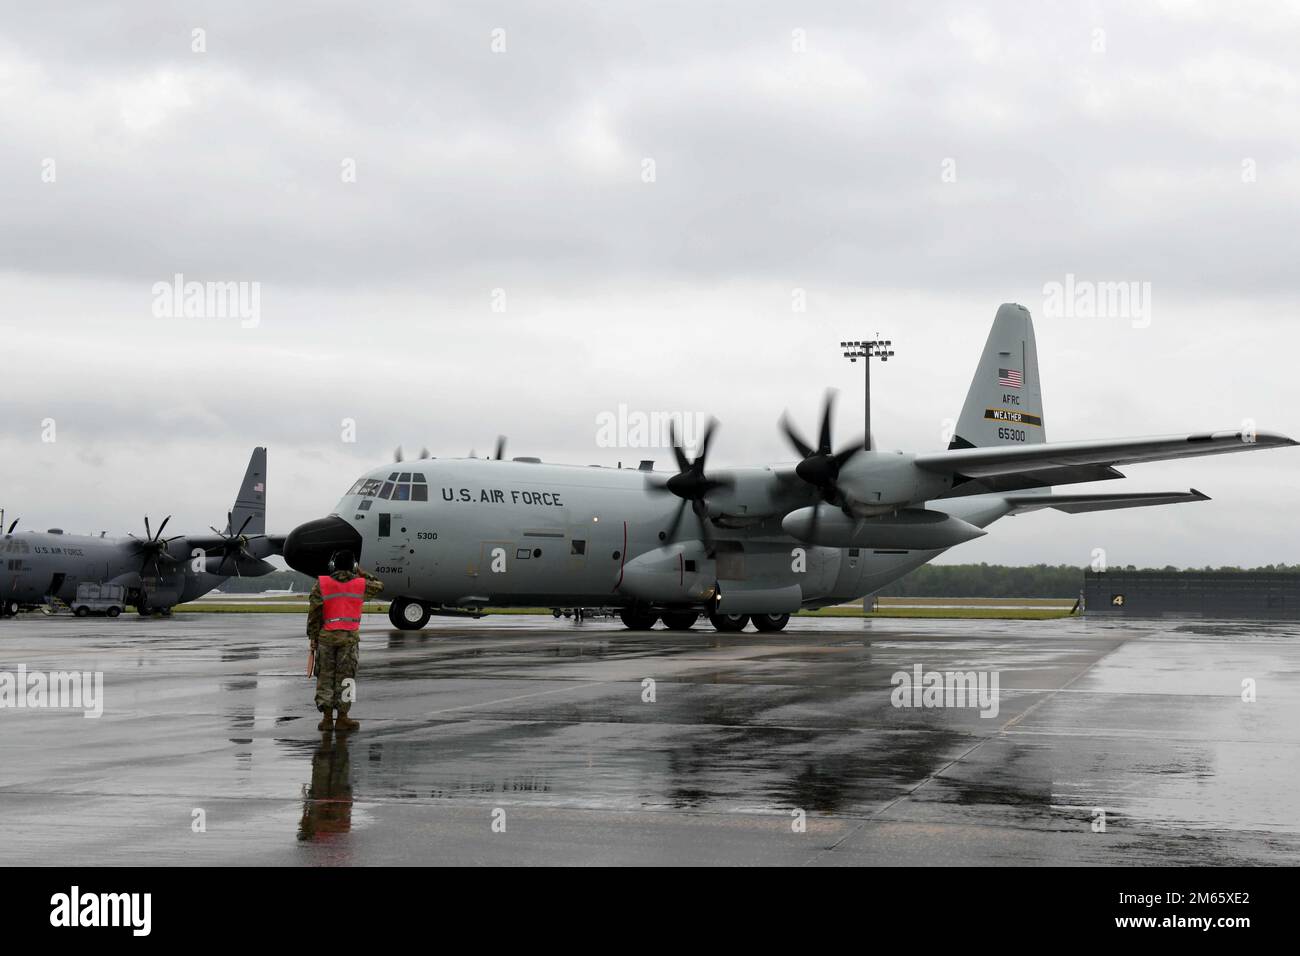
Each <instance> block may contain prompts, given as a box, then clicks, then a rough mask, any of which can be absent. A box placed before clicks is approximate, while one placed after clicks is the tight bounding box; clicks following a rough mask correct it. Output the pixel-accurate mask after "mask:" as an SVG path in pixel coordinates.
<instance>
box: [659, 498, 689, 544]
mask: <svg viewBox="0 0 1300 956" xmlns="http://www.w3.org/2000/svg"><path fill="white" fill-rule="evenodd" d="M685 513H686V499H685V498H683V499H682V500H681V502H680V503H679V504H678V505H677V510H676V511H675V512H674V513H673V521H672V524H670V525H669V526H668V537H667V538H665V539H664V540H666V541H667V542H668V543H669V544H672V543H673V542H674V541H676V540H677V529H678V528H679V527H680V526H681V523H682V515H683V514H685Z"/></svg>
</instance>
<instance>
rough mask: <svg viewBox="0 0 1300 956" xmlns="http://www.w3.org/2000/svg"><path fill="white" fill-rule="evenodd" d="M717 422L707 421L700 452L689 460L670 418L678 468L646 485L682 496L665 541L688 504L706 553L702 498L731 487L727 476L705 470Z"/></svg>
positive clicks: (709, 540) (708, 539)
mask: <svg viewBox="0 0 1300 956" xmlns="http://www.w3.org/2000/svg"><path fill="white" fill-rule="evenodd" d="M717 424H718V422H717V420H716V419H712V418H711V419H709V423H708V424H707V425H706V426H705V427H704V438H703V440H702V441H701V442H700V454H699V455H698V456H697V457H696V459H695V460H694V461H691V460H690V459H689V458H687V457H686V452H685V451H683V450H682V447H681V445H679V444H678V443H677V425H676V423H675V422H674V421H673V420H672V419H669V421H668V431H669V435H670V436H671V441H672V444H673V455H674V456H675V457H676V459H677V468H678V471H677V474H675V475H673V476H672V477H671V478H669V479H668V480H667V481H664V482H663V483H662V484H659V483H653V484H650V485H649V486H648V487H649V488H651V489H653V490H654V491H658V492H667V493H669V494H673V495H676V496H677V497H678V498H680V499H682V503H681V504H679V505H678V506H677V511H676V512H675V513H674V514H673V520H672V523H671V524H669V526H668V533H667V540H668V541H676V540H677V531H678V529H679V528H680V527H681V523H682V517H683V515H685V513H686V506H687V505H690V506H691V511H692V512H693V513H694V515H695V520H696V521H697V522H698V524H699V527H700V538H701V539H702V540H703V541H704V547H705V550H706V551H707V552H708V553H709V554H712V553H713V532H712V531H711V530H710V527H709V524H710V523H709V509H708V506H707V505H706V504H705V501H704V499H705V498H706V497H707V496H708V495H709V493H710V492H712V491H714V490H716V489H718V488H730V487H731V481H730V479H727V478H710V477H708V475H706V474H705V472H704V463H705V461H706V460H707V458H708V457H709V443H710V442H711V441H712V440H713V430H714V428H716V427H717Z"/></svg>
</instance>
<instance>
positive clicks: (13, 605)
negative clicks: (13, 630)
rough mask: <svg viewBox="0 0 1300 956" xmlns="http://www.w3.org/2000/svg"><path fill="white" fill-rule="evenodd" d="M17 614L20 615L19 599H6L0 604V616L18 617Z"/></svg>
mask: <svg viewBox="0 0 1300 956" xmlns="http://www.w3.org/2000/svg"><path fill="white" fill-rule="evenodd" d="M17 616H18V602H17V601H5V602H4V603H3V604H0V617H17Z"/></svg>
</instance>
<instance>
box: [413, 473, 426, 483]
mask: <svg viewBox="0 0 1300 956" xmlns="http://www.w3.org/2000/svg"><path fill="white" fill-rule="evenodd" d="M411 480H412V481H414V482H415V483H416V484H420V485H422V484H424V475H422V474H420V473H419V472H418V471H413V472H411Z"/></svg>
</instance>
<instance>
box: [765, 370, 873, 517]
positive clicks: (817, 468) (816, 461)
mask: <svg viewBox="0 0 1300 956" xmlns="http://www.w3.org/2000/svg"><path fill="white" fill-rule="evenodd" d="M835 395H836V392H835V390H834V389H828V390H827V391H826V397H825V399H823V401H822V420H821V428H820V430H819V432H818V435H817V445H816V447H814V446H812V445H810V444H809V443H808V442H807V441H806V440H804V438H803V436H802V435H800V434H799V432H798V430H796V429H795V427H794V425H793V424H792V423H791V421H790V416H789V414H788V413H786V414H782V416H781V430H782V431H783V432H784V433H785V437H786V438H787V439H788V440H789V442H790V444H791V445H792V446H794V449H795V451H797V452H798V453H799V455H800V458H801V460H800V462H799V464H797V465H795V469H794V471H795V474H796V475H798V476H799V477H800V478H801V479H802V480H803V481H805V482H807V483H808V484H810V485H812V486H813V487H814V488H816V489H817V494H818V495H819V496H820V497H821V499H822V501H825V502H826V503H827V504H830V505H836V506H838V507H839V508H841V509H842V510H843V511H844V513H845V514H847V515H850V516H852V512H851V511H850V510H849V507H848V502H847V500H846V499H845V497H844V494H843V492H841V491H840V487H839V484H838V481H839V476H840V469H841V468H842V467H843V466H844V464H845V463H846V462H847V461H848V460H849V459H850V458H852V457H853V456H854V455H856V454H857V453H858V452H860V451H862V450H863V448H862V445H861V444H860V443H858V444H853V445H850V446H849V447H848V448H845V449H844V450H843V451H838V452H837V451H835V450H834V448H833V446H832V444H831V420H832V418H833V417H834V412H835ZM820 515H821V508H820V506H818V507H817V508H815V509H814V510H813V519H812V526H811V532H812V537H815V536H816V530H817V523H818V521H819V520H820Z"/></svg>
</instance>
